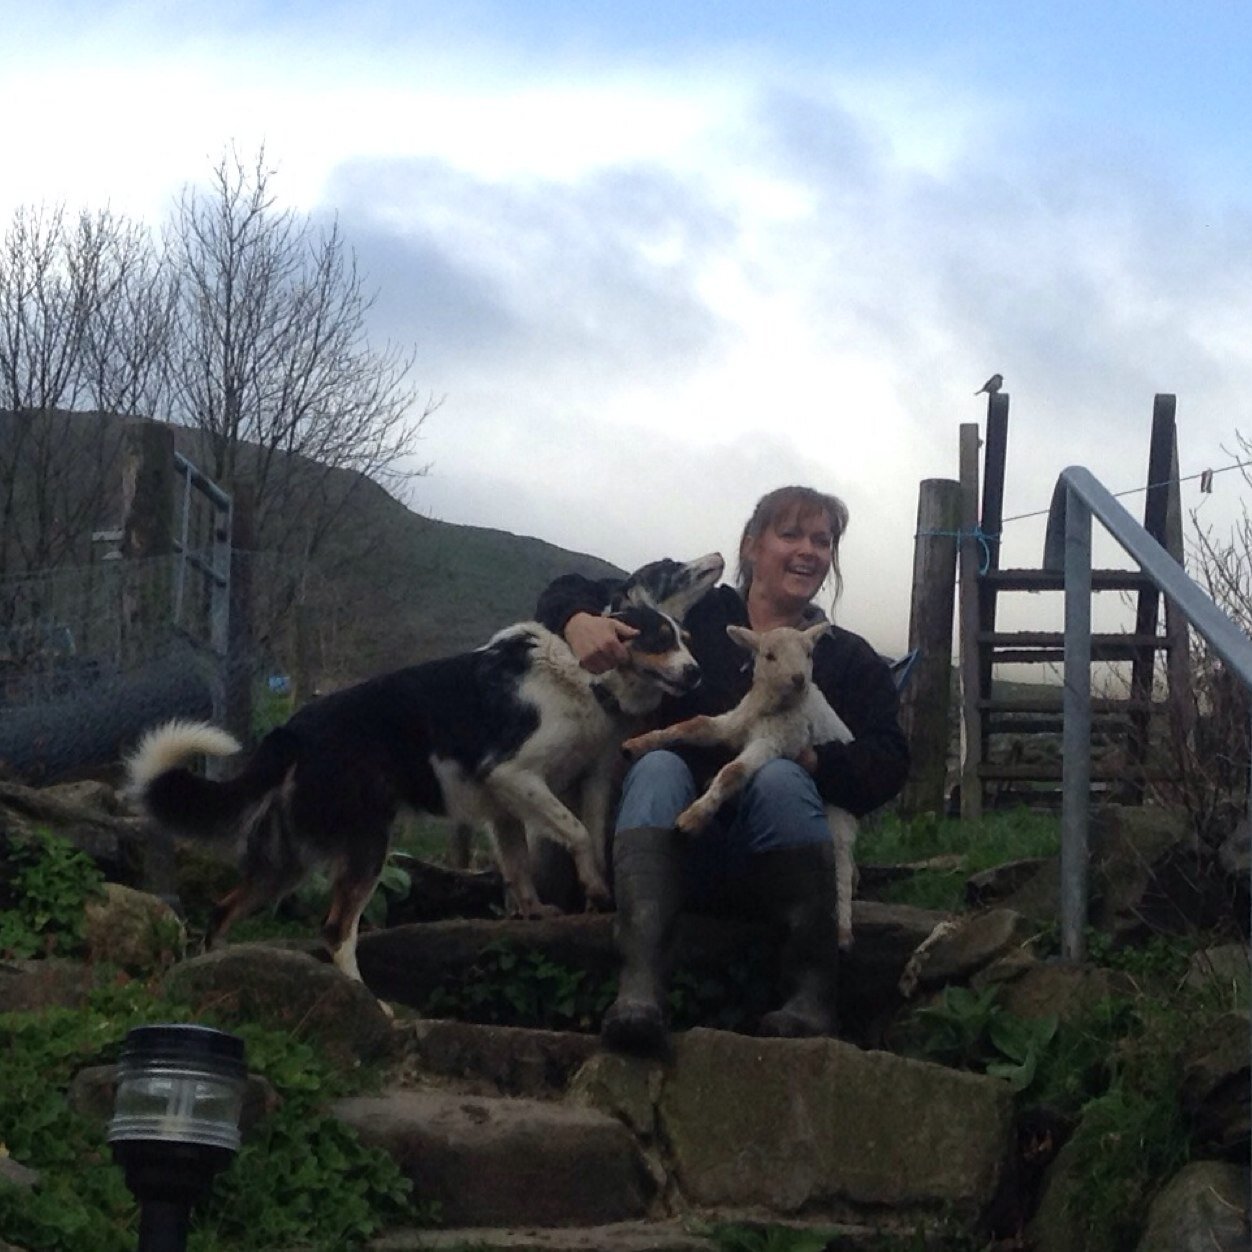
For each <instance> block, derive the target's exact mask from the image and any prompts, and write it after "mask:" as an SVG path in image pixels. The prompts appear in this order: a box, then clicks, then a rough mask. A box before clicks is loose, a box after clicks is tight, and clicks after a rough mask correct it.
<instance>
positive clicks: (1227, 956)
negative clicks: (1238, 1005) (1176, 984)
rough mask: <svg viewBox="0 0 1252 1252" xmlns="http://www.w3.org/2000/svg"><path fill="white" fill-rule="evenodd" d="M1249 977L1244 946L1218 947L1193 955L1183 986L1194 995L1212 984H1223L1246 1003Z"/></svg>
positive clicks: (1246, 951) (1233, 944)
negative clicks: (1195, 991) (1196, 991)
mask: <svg viewBox="0 0 1252 1252" xmlns="http://www.w3.org/2000/svg"><path fill="white" fill-rule="evenodd" d="M1248 976H1249V960H1248V949H1247V945H1246V944H1242V943H1225V944H1222V945H1221V946H1220V947H1216V948H1205V949H1204V950H1203V951H1200V952H1193V953H1192V954H1191V956H1190V958H1189V959H1188V961H1187V977H1186V979H1185V980H1184V982H1183V985H1184V986H1185V987H1188V988H1190V989H1191V990H1193V991H1194V990H1198V989H1199V988H1201V987H1207V986H1211V985H1213V984H1218V985H1223V984H1224V985H1225V986H1227V987H1229V988H1230V990H1231V991H1232V992H1233V993H1234V994H1235V995H1236V996H1237V997H1238V998H1239V999H1240V1000H1246V999H1247V995H1248Z"/></svg>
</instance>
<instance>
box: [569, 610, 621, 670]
mask: <svg viewBox="0 0 1252 1252" xmlns="http://www.w3.org/2000/svg"><path fill="white" fill-rule="evenodd" d="M638 633H639V632H638V631H637V630H636V629H635V628H634V627H633V626H627V625H626V623H625V622H619V621H618V620H617V619H616V618H613V617H601V616H600V615H599V614H597V613H575V614H574V616H573V617H571V618H570V619H569V621H568V622H566V623H565V632H564V634H565V642H566V643H568V644H569V646H570V650H571V651H572V652H573V653H574V655H575V656H576V657H577V658H578V663H579V665H581V666H582V667H583V669H585V670H586V671H587V672H588V673H589V674H605V673H608V671H609V670H611V669H617V668H618V666H620V665H625V663H626V661H627V660H628V659H629V654H628V653H627V651H626V640H628V639H633V638H634V637H635V636H636V635H637V634H638Z"/></svg>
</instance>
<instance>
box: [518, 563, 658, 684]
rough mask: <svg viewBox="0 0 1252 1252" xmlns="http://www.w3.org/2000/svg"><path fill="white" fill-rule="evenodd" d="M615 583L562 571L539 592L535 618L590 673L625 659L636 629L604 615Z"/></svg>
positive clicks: (604, 671)
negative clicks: (628, 641)
mask: <svg viewBox="0 0 1252 1252" xmlns="http://www.w3.org/2000/svg"><path fill="white" fill-rule="evenodd" d="M618 585H619V584H618V583H617V582H616V581H615V580H614V579H611V578H602V579H592V578H586V577H584V576H583V575H582V574H564V575H562V576H561V577H560V578H558V579H556V580H555V581H553V582H551V583H549V584H548V585H547V586H546V587H545V588H544V589H543V591H541V592H540V593H539V603H538V604H537V605H536V607H535V620H536V621H538V622H539V623H540V625H543V626H546V627H547V628H548V629H549V630H551V631H553V632H554V633H556V634H558V635H560V636H561V637H562V638H563V639H564V640H565V642H566V643H568V644H569V646H570V649H571V650H572V651H573V653H574V655H575V656H576V657H577V658H578V663H579V664H580V665H581V666H582V667H583V668H584V669H585V670H587V672H588V673H591V674H604V673H606V672H607V671H609V670H611V669H616V668H617V667H618V666H619V665H622V664H624V663H625V661H626V660H627V659H628V658H627V654H626V644H625V641H626V640H627V639H631V638H633V637H634V636H635V635H636V634H638V633H639V632H638V631H636V630H635V628H634V627H633V626H627V625H626V623H625V622H619V621H615V620H614V619H613V618H611V617H605V616H603V610H604V609H605V608H606V607H607V606H608V603H609V601H610V600H611V599H612V598H613V592H614V591H615V590H616V589H617V587H618Z"/></svg>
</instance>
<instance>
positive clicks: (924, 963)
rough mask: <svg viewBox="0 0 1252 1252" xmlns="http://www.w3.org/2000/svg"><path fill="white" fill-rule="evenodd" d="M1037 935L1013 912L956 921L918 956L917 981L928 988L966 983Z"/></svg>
mask: <svg viewBox="0 0 1252 1252" xmlns="http://www.w3.org/2000/svg"><path fill="white" fill-rule="evenodd" d="M1037 931H1038V928H1037V927H1036V926H1035V925H1034V924H1033V923H1031V922H1029V921H1027V920H1026V918H1024V917H1023V916H1022V915H1021V914H1020V913H1015V912H1014V911H1013V910H1012V909H988V910H986V911H985V912H982V913H974V914H972V915H970V916H969V917H962V918H959V919H957V921H956V923H955V925H954V926H953V928H952V929H951V930H948V931H946V932H945V933H943V934H942V935H941V936H940V937H938V938H937V939H936V940H935V942H934V943H933V944H932V945H931V946H930V947H928V948H927V949H926V952H925V953H924V955H922V956H921V959H920V961H919V963H918V971H917V973H918V981H919V983H920V985H921V986H922V987H928V988H929V987H936V986H939V985H941V984H945V983H952V982H966V981H967V980H968V979H969V977H970V976H971V975H972V974H974V973H975V972H977V971H978V970H980V969H982V968H983V967H984V966H985V965H987V964H989V963H990V962H991V961H993V960H995V959H996V958H997V957H1001V956H1004V955H1006V954H1007V953H1009V952H1012V951H1015V950H1018V949H1020V948H1021V947H1022V945H1023V944H1025V943H1027V942H1028V941H1029V940H1030V939H1032V938H1033V937H1034V936H1035V934H1036V933H1037Z"/></svg>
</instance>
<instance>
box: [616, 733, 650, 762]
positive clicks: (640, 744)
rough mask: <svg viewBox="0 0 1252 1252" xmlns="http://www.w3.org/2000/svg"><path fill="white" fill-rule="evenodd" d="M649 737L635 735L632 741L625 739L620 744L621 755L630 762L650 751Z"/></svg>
mask: <svg viewBox="0 0 1252 1252" xmlns="http://www.w3.org/2000/svg"><path fill="white" fill-rule="evenodd" d="M651 739H652V736H651V735H636V736H635V737H634V738H633V739H626V740H624V741H623V743H622V755H623V756H625V757H629V758H630V759H631V760H632V761H634V760H637V759H638V758H639V757H641V756H643V754H644V753H645V752H651V751H652V743H651Z"/></svg>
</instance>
